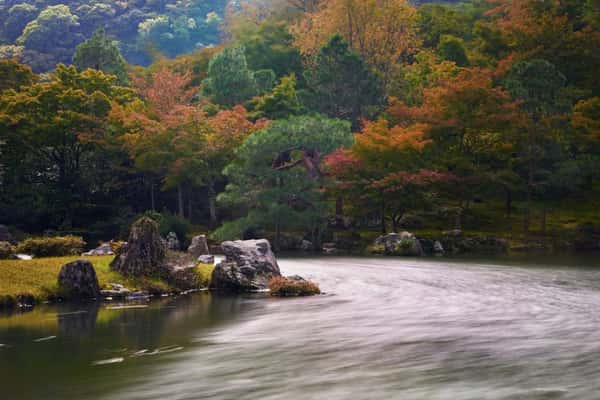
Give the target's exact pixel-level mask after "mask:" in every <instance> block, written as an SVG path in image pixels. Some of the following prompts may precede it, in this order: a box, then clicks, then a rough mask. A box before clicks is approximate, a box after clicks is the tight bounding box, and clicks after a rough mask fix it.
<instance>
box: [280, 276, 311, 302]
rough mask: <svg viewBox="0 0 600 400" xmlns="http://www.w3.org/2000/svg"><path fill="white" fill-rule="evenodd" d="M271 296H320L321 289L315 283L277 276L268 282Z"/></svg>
mask: <svg viewBox="0 0 600 400" xmlns="http://www.w3.org/2000/svg"><path fill="white" fill-rule="evenodd" d="M269 290H270V291H271V296H280V297H296V296H313V295H315V294H320V293H321V289H319V286H318V285H317V284H316V283H313V282H311V281H307V280H304V279H301V278H300V279H292V278H285V277H282V276H277V277H275V278H272V279H271V280H270V281H269Z"/></svg>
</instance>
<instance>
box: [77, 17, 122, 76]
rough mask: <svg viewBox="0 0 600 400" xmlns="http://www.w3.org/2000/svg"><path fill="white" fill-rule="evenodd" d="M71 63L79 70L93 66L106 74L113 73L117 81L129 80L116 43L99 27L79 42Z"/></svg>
mask: <svg viewBox="0 0 600 400" xmlns="http://www.w3.org/2000/svg"><path fill="white" fill-rule="evenodd" d="M73 64H74V65H75V66H76V67H77V68H78V69H79V70H85V69H88V68H93V69H96V70H98V71H102V72H104V73H106V74H110V75H115V76H116V77H117V79H118V80H119V83H121V84H124V83H127V82H128V81H129V78H128V76H127V71H126V68H127V64H126V63H125V59H124V58H123V56H122V55H121V51H120V50H119V46H118V45H117V43H116V42H115V41H114V40H112V39H110V38H109V37H108V36H107V35H106V31H104V29H99V30H97V31H96V32H94V34H93V35H92V37H91V38H89V39H88V40H86V41H85V42H83V43H81V44H80V45H79V46H77V48H76V49H75V55H74V56H73Z"/></svg>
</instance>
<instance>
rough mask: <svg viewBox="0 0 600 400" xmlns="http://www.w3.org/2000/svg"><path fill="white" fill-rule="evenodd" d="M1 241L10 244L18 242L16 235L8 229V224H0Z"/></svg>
mask: <svg viewBox="0 0 600 400" xmlns="http://www.w3.org/2000/svg"><path fill="white" fill-rule="evenodd" d="M0 242H8V243H10V244H17V241H16V240H15V238H14V236H13V235H12V234H11V233H10V231H9V230H8V227H7V226H6V225H0Z"/></svg>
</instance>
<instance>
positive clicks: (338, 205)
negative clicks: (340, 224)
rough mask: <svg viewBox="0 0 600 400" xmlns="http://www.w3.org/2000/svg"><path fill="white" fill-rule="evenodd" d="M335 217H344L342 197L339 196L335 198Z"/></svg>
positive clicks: (339, 218)
mask: <svg viewBox="0 0 600 400" xmlns="http://www.w3.org/2000/svg"><path fill="white" fill-rule="evenodd" d="M335 217H336V218H337V219H338V220H341V219H342V218H343V217H344V199H342V198H341V197H339V196H338V197H336V198H335Z"/></svg>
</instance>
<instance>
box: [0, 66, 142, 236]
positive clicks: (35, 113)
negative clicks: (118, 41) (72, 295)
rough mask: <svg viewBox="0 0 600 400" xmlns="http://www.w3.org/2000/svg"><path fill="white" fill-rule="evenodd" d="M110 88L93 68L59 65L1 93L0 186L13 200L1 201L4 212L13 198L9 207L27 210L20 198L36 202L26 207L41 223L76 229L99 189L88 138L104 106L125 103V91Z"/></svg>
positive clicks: (95, 150)
mask: <svg viewBox="0 0 600 400" xmlns="http://www.w3.org/2000/svg"><path fill="white" fill-rule="evenodd" d="M114 83H115V82H114V77H111V76H107V75H104V74H103V73H102V72H99V71H94V70H87V71H84V72H78V71H77V70H76V68H75V67H65V66H64V65H59V66H58V67H57V69H56V73H55V74H53V75H51V77H50V79H49V80H48V81H46V82H33V83H30V84H29V85H27V86H21V88H20V91H19V92H15V91H14V90H7V91H5V92H3V94H2V96H0V141H4V142H5V146H4V151H3V162H5V163H6V165H8V168H7V171H6V173H5V175H4V181H5V183H6V185H7V186H10V187H11V188H12V191H11V193H10V196H13V197H11V198H12V200H10V199H9V201H8V202H7V203H5V204H11V208H9V207H7V209H6V211H7V212H8V210H15V208H12V206H14V204H13V203H12V201H13V200H14V201H17V204H18V207H17V209H19V210H23V211H22V212H26V213H31V212H32V209H30V208H27V207H23V204H20V203H19V202H18V197H19V196H25V197H27V198H28V201H31V202H36V201H38V202H40V203H39V204H40V206H39V207H34V208H33V210H34V212H35V213H36V214H37V215H40V214H44V213H45V211H47V214H48V215H47V216H46V215H42V216H44V217H45V218H49V221H52V222H51V223H48V225H53V226H56V227H58V226H62V227H63V228H66V229H68V228H70V227H71V226H76V225H77V224H81V222H82V221H80V220H76V218H77V217H78V216H79V215H80V214H79V213H82V212H83V210H84V209H85V207H87V206H88V202H89V203H92V198H93V197H99V196H101V194H102V193H104V190H105V188H106V186H105V183H104V182H102V181H99V179H101V178H102V177H103V176H104V174H103V173H102V171H100V170H97V168H99V167H100V166H102V165H103V163H104V161H103V157H104V154H103V152H102V151H101V149H100V148H99V147H98V145H97V144H96V142H95V138H97V137H99V136H102V135H103V134H104V132H105V123H106V121H107V118H108V113H109V111H110V109H111V101H114V102H115V103H124V102H126V101H129V100H131V93H130V92H129V90H128V89H125V88H122V87H118V86H115V85H114ZM7 194H8V192H7ZM14 196H16V197H14ZM41 205H45V206H41ZM15 214H16V215H19V214H20V213H19V212H16V213H15ZM13 217H14V216H13ZM32 217H33V216H32V215H24V216H23V218H24V219H30V218H32ZM79 226H80V225H79Z"/></svg>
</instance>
